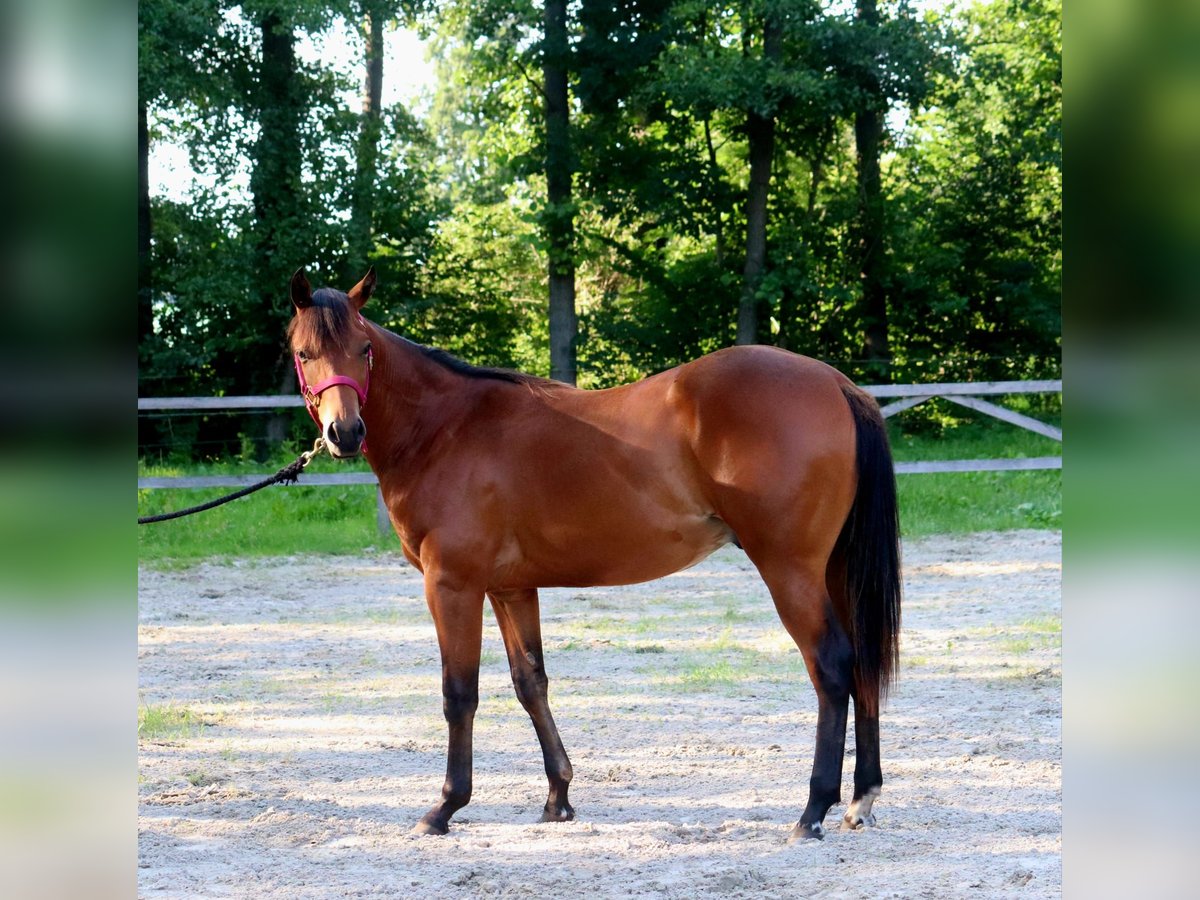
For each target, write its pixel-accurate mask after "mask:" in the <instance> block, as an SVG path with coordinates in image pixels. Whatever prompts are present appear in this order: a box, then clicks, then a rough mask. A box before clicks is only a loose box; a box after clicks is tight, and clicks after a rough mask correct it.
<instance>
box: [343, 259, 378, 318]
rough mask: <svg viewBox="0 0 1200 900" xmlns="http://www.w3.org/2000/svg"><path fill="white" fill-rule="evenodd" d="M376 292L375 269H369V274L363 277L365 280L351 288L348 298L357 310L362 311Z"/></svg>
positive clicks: (372, 267)
mask: <svg viewBox="0 0 1200 900" xmlns="http://www.w3.org/2000/svg"><path fill="white" fill-rule="evenodd" d="M374 290H375V267H374V266H371V268H369V269H367V274H366V275H364V276H363V280H362V281H360V282H359V283H358V284H356V285H355V286H354V287H352V288H350V293H348V294H347V295H346V296H347V297H349V298H350V302H351V303H353V304H354V308H355V309H362V308H363V306H364V305H365V304H366V302H367V301H368V300H370V299H371V293H372V292H373V291H374Z"/></svg>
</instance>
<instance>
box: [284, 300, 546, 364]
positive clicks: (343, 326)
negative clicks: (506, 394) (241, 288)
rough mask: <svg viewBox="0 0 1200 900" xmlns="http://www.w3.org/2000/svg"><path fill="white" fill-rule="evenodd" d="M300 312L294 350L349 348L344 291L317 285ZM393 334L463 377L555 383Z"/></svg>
mask: <svg viewBox="0 0 1200 900" xmlns="http://www.w3.org/2000/svg"><path fill="white" fill-rule="evenodd" d="M301 312H302V313H303V315H301V314H297V315H295V316H293V317H292V321H291V324H290V325H288V332H287V334H288V340H289V341H290V342H291V345H292V348H293V349H295V350H309V351H315V352H318V353H319V352H321V351H322V350H323V349H324V348H326V347H331V346H332V347H337V348H338V349H340V350H342V351H343V352H345V351H346V350H347V349H348V348H347V342H348V341H349V337H350V323H351V322H352V321H353V320H354V316H355V312H354V309H353V308H352V306H351V304H350V298H349V297H347V296H346V295H345V294H344V293H342V292H341V291H338V290H334V289H333V288H320V289H319V290H317V291H314V292H313V295H312V305H311V306H308V307H305V309H304V310H302V311H301ZM389 333H391V332H389ZM394 336H395V337H396V338H398V339H399V340H402V341H404V342H405V343H406V344H408V345H409V346H410V347H412V348H413V349H415V350H417V351H418V352H419V353H420V354H421V355H422V356H424V357H425V358H426V359H428V360H430V361H431V362H435V363H437V364H438V365H439V366H441V367H442V368H443V369H448V370H449V371H451V372H454V373H455V374H457V375H462V376H464V377H465V378H473V379H489V380H492V381H507V382H508V383H509V384H524V385H530V386H538V385H552V384H558V382H557V381H551V380H550V379H548V378H541V377H539V376H537V375H526V374H525V373H524V372H517V371H514V370H513V369H502V368H493V367H491V366H473V365H471V364H470V363H468V362H463V361H462V360H461V359H459V358H458V357H456V356H452V355H450V354H449V353H447V352H446V351H445V350H440V349H438V348H437V347H427V346H425V345H424V344H418V343H417V342H416V341H410V340H409V339H408V338H405V337H400V335H398V334H397V335H394Z"/></svg>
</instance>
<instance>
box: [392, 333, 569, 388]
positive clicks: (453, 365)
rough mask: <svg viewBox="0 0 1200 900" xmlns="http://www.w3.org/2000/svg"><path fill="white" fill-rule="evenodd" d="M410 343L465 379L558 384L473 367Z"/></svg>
mask: <svg viewBox="0 0 1200 900" xmlns="http://www.w3.org/2000/svg"><path fill="white" fill-rule="evenodd" d="M410 343H412V345H413V346H414V347H416V348H417V349H418V350H420V351H421V354H422V355H423V356H424V357H425V358H426V359H430V360H432V361H433V362H435V363H437V364H438V365H439V366H441V367H442V368H444V369H449V370H450V371H451V372H454V373H455V374H457V375H462V376H464V377H466V378H475V379H490V380H492V381H507V382H508V383H509V384H532V385H537V384H558V382H556V381H551V380H550V379H548V378H541V377H539V376H537V375H526V374H525V373H524V372H517V371H514V370H513V369H500V368H493V367H491V366H473V365H471V364H470V363H467V362H463V361H462V360H461V359H459V358H458V357H457V356H451V355H450V354H449V353H447V352H446V351H445V350H441V349H439V348H437V347H426V346H425V345H424V344H417V343H415V342H411V341H410Z"/></svg>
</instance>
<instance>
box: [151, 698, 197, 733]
mask: <svg viewBox="0 0 1200 900" xmlns="http://www.w3.org/2000/svg"><path fill="white" fill-rule="evenodd" d="M203 728H204V722H203V721H201V719H200V717H199V716H198V715H197V714H196V713H194V712H192V711H191V710H190V709H186V708H184V707H181V706H176V705H175V704H173V703H169V704H165V705H146V706H139V707H138V737H139V738H145V739H147V740H182V739H183V738H189V737H197V736H198V735H199V734H200V732H201V730H202V729H203Z"/></svg>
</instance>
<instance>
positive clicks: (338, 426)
mask: <svg viewBox="0 0 1200 900" xmlns="http://www.w3.org/2000/svg"><path fill="white" fill-rule="evenodd" d="M366 437H367V426H366V425H364V424H363V420H362V417H361V416H355V417H354V418H353V419H334V420H332V421H331V422H330V423H329V424H328V425H326V426H325V443H326V445H327V446H328V447H329V455H330V456H333V457H336V458H337V459H349V458H350V457H353V456H358V454H359V452H360V451H361V450H362V445H363V441H364V440H366Z"/></svg>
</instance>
